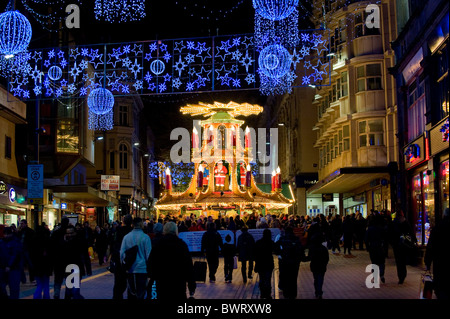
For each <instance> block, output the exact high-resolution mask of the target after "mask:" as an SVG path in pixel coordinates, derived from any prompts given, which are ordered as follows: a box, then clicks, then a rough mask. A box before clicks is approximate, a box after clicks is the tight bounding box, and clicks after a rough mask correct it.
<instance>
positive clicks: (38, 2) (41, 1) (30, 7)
mask: <svg viewBox="0 0 450 319" xmlns="http://www.w3.org/2000/svg"><path fill="white" fill-rule="evenodd" d="M21 3H22V5H23V7H24V8H25V9H26V10H27V11H28V12H29V13H30V14H31V15H32V16H33V18H34V19H35V20H36V21H37V22H38V23H39V24H40V25H41V26H42V28H43V29H45V30H46V31H49V32H59V31H61V30H62V29H63V28H64V23H61V22H62V21H63V20H65V18H66V17H67V13H66V7H67V5H69V4H77V5H78V6H81V5H82V4H83V3H82V0H50V1H46V0H22V1H21ZM49 7H50V10H49ZM42 11H45V12H47V13H45V14H44V13H41V12H42ZM48 12H50V13H48Z"/></svg>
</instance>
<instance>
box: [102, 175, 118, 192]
mask: <svg viewBox="0 0 450 319" xmlns="http://www.w3.org/2000/svg"><path fill="white" fill-rule="evenodd" d="M101 184H102V185H101V190H102V191H118V190H119V189H120V176H118V175H102V177H101Z"/></svg>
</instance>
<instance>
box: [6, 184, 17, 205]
mask: <svg viewBox="0 0 450 319" xmlns="http://www.w3.org/2000/svg"><path fill="white" fill-rule="evenodd" d="M8 197H9V201H10V202H11V203H14V202H15V201H16V190H15V189H14V188H12V187H11V188H10V189H9V192H8Z"/></svg>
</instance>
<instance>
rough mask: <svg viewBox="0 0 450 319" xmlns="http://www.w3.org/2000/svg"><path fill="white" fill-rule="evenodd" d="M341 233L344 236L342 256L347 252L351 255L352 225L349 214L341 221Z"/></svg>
mask: <svg viewBox="0 0 450 319" xmlns="http://www.w3.org/2000/svg"><path fill="white" fill-rule="evenodd" d="M342 233H343V236H344V256H345V255H346V252H348V256H351V255H352V245H353V233H354V225H353V221H352V220H351V216H350V215H347V216H345V218H344V221H343V222H342Z"/></svg>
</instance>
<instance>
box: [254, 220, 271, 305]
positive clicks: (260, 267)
mask: <svg viewBox="0 0 450 319" xmlns="http://www.w3.org/2000/svg"><path fill="white" fill-rule="evenodd" d="M274 248H275V247H274V243H273V241H272V233H271V231H270V229H268V228H266V229H264V231H263V237H262V238H261V239H260V240H258V241H256V243H255V272H257V273H258V274H259V290H260V292H261V299H272V296H271V295H270V294H271V291H272V286H271V279H272V272H273V269H274V268H275V265H274V262H273V251H274Z"/></svg>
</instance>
